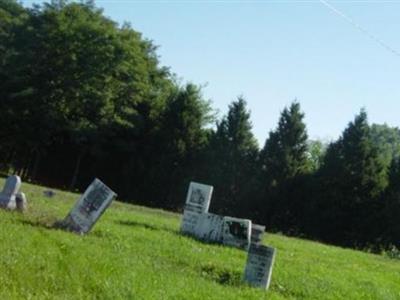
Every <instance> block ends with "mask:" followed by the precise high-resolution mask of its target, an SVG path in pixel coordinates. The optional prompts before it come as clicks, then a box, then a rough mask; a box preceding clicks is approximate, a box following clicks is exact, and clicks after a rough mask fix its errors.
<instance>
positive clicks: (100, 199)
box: [64, 178, 117, 233]
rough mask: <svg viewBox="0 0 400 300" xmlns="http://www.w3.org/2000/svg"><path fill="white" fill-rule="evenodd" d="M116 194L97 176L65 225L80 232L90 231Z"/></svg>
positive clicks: (67, 218) (65, 221)
mask: <svg viewBox="0 0 400 300" xmlns="http://www.w3.org/2000/svg"><path fill="white" fill-rule="evenodd" d="M116 195H117V194H116V193H115V192H113V191H112V190H111V189H110V188H109V187H108V186H106V185H105V184H104V183H103V182H101V181H100V180H99V179H97V178H96V179H95V180H94V181H93V182H92V183H91V184H90V185H89V187H88V188H87V189H86V191H85V193H84V194H83V195H82V196H81V198H80V199H79V200H78V201H77V203H76V204H75V207H74V208H73V209H72V210H71V212H70V213H69V214H68V216H67V217H66V219H65V220H64V225H65V227H66V228H67V229H69V230H72V231H75V232H78V233H87V232H89V231H90V229H91V228H92V227H93V226H94V224H95V223H96V222H97V220H98V219H99V218H100V216H101V215H102V214H103V213H104V211H105V210H106V208H107V207H108V206H109V205H110V204H111V202H112V200H113V199H114V197H116Z"/></svg>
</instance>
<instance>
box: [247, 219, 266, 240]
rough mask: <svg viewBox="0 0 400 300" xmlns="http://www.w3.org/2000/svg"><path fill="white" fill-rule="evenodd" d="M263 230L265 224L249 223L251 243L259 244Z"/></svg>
mask: <svg viewBox="0 0 400 300" xmlns="http://www.w3.org/2000/svg"><path fill="white" fill-rule="evenodd" d="M264 232H265V226H263V225H258V224H254V223H253V224H251V241H250V242H251V244H256V245H258V244H261V241H262V237H263V235H264Z"/></svg>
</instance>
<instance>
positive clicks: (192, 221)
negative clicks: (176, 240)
mask: <svg viewBox="0 0 400 300" xmlns="http://www.w3.org/2000/svg"><path fill="white" fill-rule="evenodd" d="M212 191H213V187H212V186H210V185H205V184H200V183H196V182H191V183H190V185H189V190H188V194H187V197H186V203H185V210H184V212H183V218H182V224H181V231H182V232H184V233H187V234H191V235H196V230H197V229H198V227H199V226H200V224H201V221H202V214H203V213H206V212H208V208H209V207H210V201H211V195H212Z"/></svg>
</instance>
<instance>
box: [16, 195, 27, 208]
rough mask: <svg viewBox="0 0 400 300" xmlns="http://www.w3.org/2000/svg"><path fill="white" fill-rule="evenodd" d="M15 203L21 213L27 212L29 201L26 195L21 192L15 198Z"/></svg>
mask: <svg viewBox="0 0 400 300" xmlns="http://www.w3.org/2000/svg"><path fill="white" fill-rule="evenodd" d="M15 202H16V207H17V210H19V211H21V212H22V211H25V210H27V208H28V201H27V200H26V196H25V194H24V193H22V192H19V193H18V194H17V195H16V196H15Z"/></svg>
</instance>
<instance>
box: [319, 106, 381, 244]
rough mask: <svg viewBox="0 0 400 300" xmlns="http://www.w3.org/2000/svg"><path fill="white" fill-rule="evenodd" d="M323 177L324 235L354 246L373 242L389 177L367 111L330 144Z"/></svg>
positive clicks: (321, 195)
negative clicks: (372, 134) (381, 197)
mask: <svg viewBox="0 0 400 300" xmlns="http://www.w3.org/2000/svg"><path fill="white" fill-rule="evenodd" d="M320 178H321V184H320V187H321V190H320V200H319V201H320V203H319V205H320V206H319V212H320V214H321V215H320V216H321V218H322V219H321V223H323V224H324V226H321V227H320V229H321V230H322V231H321V235H324V236H325V238H328V239H330V240H331V241H334V242H337V243H344V244H346V245H352V246H362V245H363V244H365V243H368V242H373V240H374V238H376V236H374V234H373V229H374V228H373V222H374V221H376V216H377V215H378V214H379V210H380V209H381V208H382V204H381V203H379V199H380V196H381V193H382V192H383V191H384V189H385V188H386V186H387V184H388V180H387V173H386V168H385V165H384V162H383V161H382V159H381V157H380V156H379V149H378V147H377V146H376V145H375V144H374V143H373V142H372V140H371V135H370V126H369V124H368V120H367V113H366V112H365V111H364V110H361V112H360V113H359V114H358V115H357V116H356V117H355V120H354V121H353V122H351V123H350V124H349V125H348V127H347V128H346V129H345V130H344V132H343V134H342V137H341V138H340V139H339V140H338V141H337V142H334V143H332V144H331V145H330V146H329V147H328V150H327V154H326V156H325V160H324V163H323V166H322V168H321V171H320Z"/></svg>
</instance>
